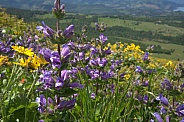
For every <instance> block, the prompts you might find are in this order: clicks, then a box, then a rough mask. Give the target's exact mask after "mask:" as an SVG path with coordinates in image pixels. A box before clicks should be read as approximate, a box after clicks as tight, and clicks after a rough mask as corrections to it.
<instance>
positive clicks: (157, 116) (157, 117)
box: [154, 112, 163, 122]
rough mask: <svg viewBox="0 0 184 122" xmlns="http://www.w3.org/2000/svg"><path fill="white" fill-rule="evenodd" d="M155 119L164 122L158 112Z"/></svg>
mask: <svg viewBox="0 0 184 122" xmlns="http://www.w3.org/2000/svg"><path fill="white" fill-rule="evenodd" d="M154 117H155V118H156V119H157V121H158V122H163V119H162V118H161V116H160V114H159V113H158V112H155V113H154Z"/></svg>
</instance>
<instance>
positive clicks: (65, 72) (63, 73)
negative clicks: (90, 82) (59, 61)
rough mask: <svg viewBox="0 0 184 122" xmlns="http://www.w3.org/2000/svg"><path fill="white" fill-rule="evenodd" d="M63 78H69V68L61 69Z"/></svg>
mask: <svg viewBox="0 0 184 122" xmlns="http://www.w3.org/2000/svg"><path fill="white" fill-rule="evenodd" d="M61 78H62V79H63V80H64V81H65V80H68V79H69V71H68V70H62V71H61Z"/></svg>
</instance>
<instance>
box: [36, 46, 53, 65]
mask: <svg viewBox="0 0 184 122" xmlns="http://www.w3.org/2000/svg"><path fill="white" fill-rule="evenodd" d="M51 52H52V51H51V50H50V49H48V48H46V49H41V50H40V52H39V53H40V54H42V55H43V57H44V59H45V60H46V61H48V62H51V60H50V58H51Z"/></svg>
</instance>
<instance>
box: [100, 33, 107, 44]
mask: <svg viewBox="0 0 184 122" xmlns="http://www.w3.org/2000/svg"><path fill="white" fill-rule="evenodd" d="M99 38H100V40H99V41H100V42H101V44H105V42H106V41H107V40H108V38H107V36H105V35H104V34H101V35H100V36H99Z"/></svg>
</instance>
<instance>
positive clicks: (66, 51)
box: [61, 46, 70, 60]
mask: <svg viewBox="0 0 184 122" xmlns="http://www.w3.org/2000/svg"><path fill="white" fill-rule="evenodd" d="M69 56H70V48H69V47H68V46H64V47H63V48H62V50H61V58H64V60H67V59H68V58H69Z"/></svg>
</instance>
